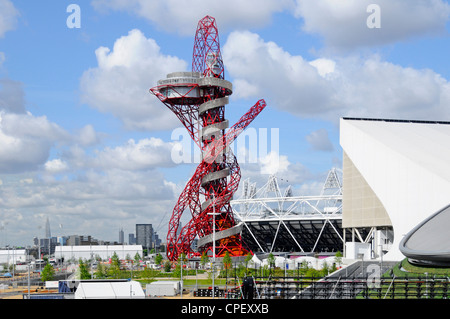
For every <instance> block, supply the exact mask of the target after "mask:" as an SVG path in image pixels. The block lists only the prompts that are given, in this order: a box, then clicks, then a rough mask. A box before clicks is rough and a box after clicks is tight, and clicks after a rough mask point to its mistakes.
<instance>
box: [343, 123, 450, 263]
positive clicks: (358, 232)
mask: <svg viewBox="0 0 450 319" xmlns="http://www.w3.org/2000/svg"><path fill="white" fill-rule="evenodd" d="M340 144H341V146H342V148H343V199H342V227H343V229H344V232H346V233H347V236H344V238H346V239H347V241H346V243H345V248H344V250H345V254H346V257H348V258H362V257H364V258H365V257H366V256H367V257H369V255H370V258H383V260H392V261H397V260H401V259H403V258H405V256H406V257H408V258H409V259H410V260H412V261H414V262H417V263H425V264H427V263H437V264H439V263H440V264H447V265H448V264H449V262H450V244H449V243H450V231H449V228H450V209H449V208H448V205H449V204H450V122H438V121H412V120H411V121H410V120H389V119H363V118H342V119H341V120H340ZM348 233H350V234H351V236H350V238H351V239H350V240H348V238H349V236H348Z"/></svg>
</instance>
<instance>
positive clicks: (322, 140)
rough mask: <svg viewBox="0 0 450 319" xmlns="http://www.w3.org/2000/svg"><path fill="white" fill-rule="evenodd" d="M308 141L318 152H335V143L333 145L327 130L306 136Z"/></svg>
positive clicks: (320, 130)
mask: <svg viewBox="0 0 450 319" xmlns="http://www.w3.org/2000/svg"><path fill="white" fill-rule="evenodd" d="M306 141H307V142H308V143H309V144H310V145H311V147H312V149H313V150H316V151H325V152H332V151H333V150H334V146H333V143H331V141H330V139H329V137H328V131H327V130H326V129H318V130H316V131H314V132H311V133H310V134H309V135H307V136H306Z"/></svg>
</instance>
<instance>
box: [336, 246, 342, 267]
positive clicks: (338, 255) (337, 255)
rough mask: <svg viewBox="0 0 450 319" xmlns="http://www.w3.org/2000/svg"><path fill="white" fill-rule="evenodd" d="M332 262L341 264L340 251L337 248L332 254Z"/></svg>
mask: <svg viewBox="0 0 450 319" xmlns="http://www.w3.org/2000/svg"><path fill="white" fill-rule="evenodd" d="M334 262H335V263H336V265H338V266H341V264H342V253H341V252H340V251H339V250H338V251H337V252H336V255H334Z"/></svg>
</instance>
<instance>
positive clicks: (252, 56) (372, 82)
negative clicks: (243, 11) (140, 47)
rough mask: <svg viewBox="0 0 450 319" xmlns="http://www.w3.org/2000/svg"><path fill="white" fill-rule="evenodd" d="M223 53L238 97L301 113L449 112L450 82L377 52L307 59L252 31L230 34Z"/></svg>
mask: <svg viewBox="0 0 450 319" xmlns="http://www.w3.org/2000/svg"><path fill="white" fill-rule="evenodd" d="M223 52H224V53H223V55H224V59H225V60H226V61H227V69H228V72H229V73H230V75H231V77H232V78H234V80H233V82H234V85H235V89H234V91H235V95H236V96H237V97H240V98H250V97H251V98H261V97H264V98H267V100H268V103H269V104H270V105H271V107H274V108H278V109H280V110H283V111H287V112H289V113H291V114H294V115H297V116H299V117H302V118H320V119H325V120H329V121H332V122H335V123H337V121H338V119H339V117H342V116H359V117H391V118H411V119H426V120H431V119H442V118H449V117H450V110H449V109H448V105H450V83H449V82H448V80H446V79H445V78H443V77H442V76H441V75H439V74H437V73H436V72H434V71H433V70H430V69H414V68H410V67H402V66H400V65H396V64H393V63H390V62H387V61H383V60H382V59H381V58H380V57H379V56H378V55H376V54H373V55H371V56H368V57H365V58H362V57H358V56H347V57H336V58H334V59H330V58H319V59H317V60H314V61H306V60H305V59H304V58H303V57H302V56H299V55H291V54H290V53H289V52H287V51H285V50H284V49H283V48H281V47H279V46H278V45H277V44H276V43H274V42H266V41H264V40H263V39H262V38H261V37H260V36H259V35H257V34H254V33H251V32H248V31H245V32H233V33H231V34H230V36H229V37H228V39H227V41H226V43H225V46H224V49H223ZM249 88H250V89H249Z"/></svg>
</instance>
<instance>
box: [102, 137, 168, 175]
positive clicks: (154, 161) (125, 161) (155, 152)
mask: <svg viewBox="0 0 450 319" xmlns="http://www.w3.org/2000/svg"><path fill="white" fill-rule="evenodd" d="M173 146H174V143H165V142H163V141H162V140H161V139H158V138H153V137H152V138H149V139H142V140H139V141H138V142H137V143H136V141H135V140H133V139H130V140H129V141H128V142H127V144H126V145H123V146H117V147H114V148H110V147H107V148H105V149H104V150H102V151H98V152H97V154H96V157H95V159H94V161H95V163H96V166H97V167H102V168H109V169H111V168H116V169H121V170H129V171H132V170H144V169H151V168H156V167H167V166H174V162H173V161H172V159H171V152H172V148H173Z"/></svg>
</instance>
